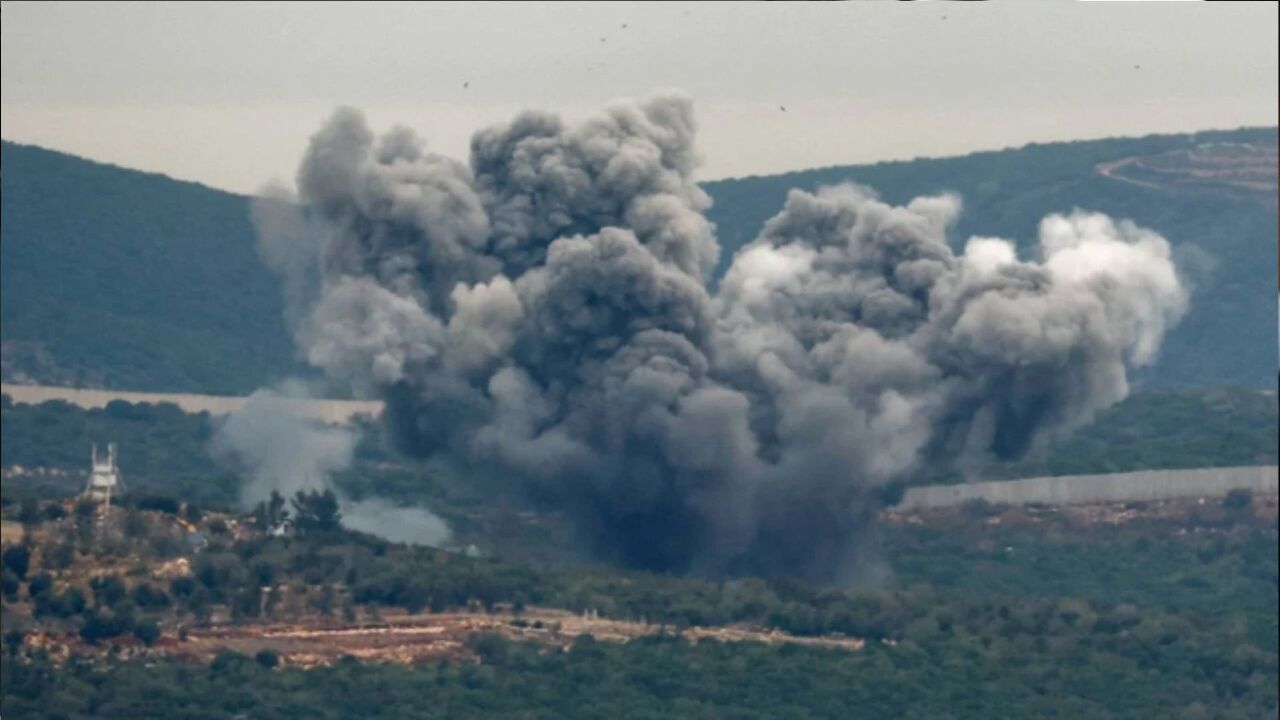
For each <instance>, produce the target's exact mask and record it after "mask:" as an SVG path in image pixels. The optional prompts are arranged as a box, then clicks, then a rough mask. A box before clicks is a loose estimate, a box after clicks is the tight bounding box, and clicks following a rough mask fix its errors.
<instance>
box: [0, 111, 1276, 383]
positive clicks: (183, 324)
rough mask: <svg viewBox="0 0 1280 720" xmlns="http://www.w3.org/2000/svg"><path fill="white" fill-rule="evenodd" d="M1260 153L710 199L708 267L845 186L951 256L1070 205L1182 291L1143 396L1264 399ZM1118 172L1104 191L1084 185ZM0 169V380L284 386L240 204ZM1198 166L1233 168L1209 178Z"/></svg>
mask: <svg viewBox="0 0 1280 720" xmlns="http://www.w3.org/2000/svg"><path fill="white" fill-rule="evenodd" d="M1275 146H1276V130H1275V128H1261V129H1242V130H1234V131H1221V132H1206V133H1198V134H1195V135H1168V136H1150V137H1145V138H1139V139H1113V140H1100V141H1088V142H1074V143H1053V144H1045V145H1035V144H1033V145H1029V146H1026V147H1024V148H1019V149H1014V150H1003V151H998V152H986V153H977V154H973V155H967V156H964V157H955V158H944V159H932V160H913V161H904V162H893V163H880V164H876V165H866V166H846V167H832V168H824V169H815V170H807V171H803V172H797V173H789V174H786V175H776V176H768V177H751V178H742V179H736V180H724V181H718V182H711V183H707V184H706V185H705V187H706V189H707V191H708V192H709V193H710V194H711V195H712V197H713V198H714V200H715V206H714V207H713V209H712V210H711V212H710V215H711V219H712V220H714V221H715V222H716V223H717V226H718V228H719V237H720V241H721V244H722V246H723V254H722V261H721V268H720V269H721V271H723V269H724V267H726V266H727V264H728V262H729V259H730V258H731V257H732V255H733V252H734V251H735V250H736V249H737V248H739V247H741V246H742V245H743V244H744V243H746V242H748V241H749V240H750V239H751V238H752V237H754V236H755V234H756V232H757V231H758V229H759V228H760V225H761V224H762V223H763V222H764V221H765V220H766V219H767V218H768V217H770V216H771V215H773V214H774V213H776V212H777V211H778V210H779V209H780V208H781V206H782V202H783V199H784V197H785V195H786V191H787V190H789V189H791V188H805V189H812V188H815V187H817V186H820V185H824V184H832V183H837V182H842V181H853V182H859V183H863V184H867V185H871V186H872V187H875V188H876V189H877V190H878V191H879V192H880V193H881V195H882V196H883V197H884V198H885V199H887V200H889V201H893V202H903V201H906V200H908V199H910V198H911V197H913V196H915V195H918V194H923V193H935V192H940V191H954V192H958V193H960V194H961V195H962V196H963V198H964V201H965V206H966V210H965V213H964V215H963V217H962V218H961V221H960V223H959V225H958V227H957V228H956V229H955V235H954V237H955V241H956V242H957V243H960V242H963V239H964V238H967V237H968V236H969V235H971V234H983V235H1001V236H1005V237H1010V238H1016V239H1017V240H1018V241H1019V243H1021V244H1022V245H1023V247H1024V248H1026V247H1029V246H1030V245H1031V244H1032V243H1033V242H1034V240H1035V229H1036V224H1037V222H1038V221H1039V219H1040V218H1041V217H1043V216H1044V215H1046V214H1048V213H1050V212H1055V211H1069V210H1071V209H1072V208H1074V207H1082V208H1088V209H1092V210H1098V211H1102V212H1106V213H1109V214H1111V215H1114V216H1117V217H1125V218H1130V219H1133V220H1134V221H1136V222H1138V223H1139V224H1142V225H1146V226H1149V227H1152V228H1154V229H1156V230H1158V231H1159V232H1161V233H1163V234H1164V235H1165V236H1166V237H1168V238H1169V239H1170V240H1171V241H1172V242H1173V243H1174V245H1175V247H1176V248H1177V251H1178V253H1179V255H1180V259H1181V260H1182V261H1183V264H1184V266H1186V267H1189V268H1191V270H1192V274H1193V277H1194V279H1195V281H1196V283H1197V288H1196V295H1195V297H1194V300H1193V304H1192V311H1191V313H1190V314H1189V316H1188V317H1187V318H1186V319H1185V320H1184V321H1183V324H1182V325H1181V326H1180V327H1179V328H1178V329H1177V330H1176V331H1175V332H1174V333H1173V334H1172V336H1171V337H1170V338H1169V339H1168V341H1167V343H1166V345H1165V348H1164V350H1163V352H1162V356H1161V359H1160V361H1159V363H1158V364H1157V365H1156V366H1155V367H1154V368H1152V369H1150V370H1148V371H1144V372H1143V373H1141V374H1139V376H1138V381H1139V384H1141V385H1145V386H1155V387H1176V386H1197V385H1222V384H1238V385H1245V386H1250V387H1268V388H1269V387H1275V384H1276V377H1277V376H1276V374H1275V373H1276V367H1277V358H1276V343H1275V336H1274V335H1273V334H1272V333H1273V332H1274V328H1275V325H1274V321H1275V311H1276V310H1275V309H1276V306H1275V300H1274V295H1273V294H1272V293H1273V291H1274V288H1273V286H1272V278H1273V275H1272V271H1273V269H1274V268H1275V267H1276V265H1277V256H1276V252H1277V244H1276V237H1277V222H1276V204H1275V192H1274V190H1273V189H1272V190H1267V188H1274V185H1275V173H1274V165H1275V164H1274V157H1275ZM1217 148H1225V150H1222V151H1219V150H1218V149H1217ZM1241 148H1244V150H1241ZM1232 153H1235V155H1240V156H1241V157H1235V155H1233V154H1232ZM1268 153H1269V155H1268ZM1268 157H1269V158H1271V160H1270V161H1267V160H1266V159H1267V158H1268ZM1129 158H1132V159H1133V160H1132V161H1131V162H1129V163H1127V164H1123V165H1119V166H1116V167H1115V169H1114V171H1113V172H1112V176H1111V177H1106V176H1103V175H1102V174H1100V173H1099V172H1098V171H1097V167H1098V166H1099V165H1101V164H1111V163H1117V162H1118V161H1122V160H1125V159H1129ZM1224 158H1225V159H1224ZM1259 158H1262V160H1261V161H1260V160H1259ZM1197 163H1199V165H1197ZM0 166H2V167H3V173H0V182H2V186H3V195H2V200H3V208H4V212H3V221H2V223H0V260H2V262H3V271H2V274H0V280H2V285H0V301H2V303H3V307H2V313H0V327H2V331H0V341H3V376H4V378H5V379H6V380H10V381H27V382H29V381H35V382H40V383H45V384H78V385H85V386H100V387H111V388H120V389H137V390H168V391H200V392H210V393H246V392H249V391H251V390H253V389H254V388H256V387H259V386H262V385H264V384H267V383H270V382H272V381H274V380H276V379H279V378H280V377H283V376H285V375H287V374H289V373H291V372H298V370H299V368H298V367H297V366H296V364H295V361H294V355H293V350H292V347H291V344H290V340H289V337H288V335H287V333H286V331H285V328H284V324H283V322H282V320H281V317H282V314H281V301H280V297H279V292H278V290H277V285H276V281H275V279H274V278H273V277H272V276H271V274H270V273H269V272H268V271H267V270H266V269H265V268H264V267H263V266H262V264H261V262H260V261H259V260H258V257H257V254H256V252H255V250H254V243H253V236H252V229H251V226H250V223H249V220H248V212H247V199H246V198H245V197H243V196H238V195H233V194H230V193H225V192H221V191H217V190H213V189H211V188H207V187H204V186H202V185H198V184H194V183H188V182H180V181H176V180H173V179H170V178H167V177H164V176H161V175H153V174H146V173H141V172H137V171H133V170H127V169H124V168H119V167H114V166H110V165H102V164H98V163H93V162H89V161H86V160H82V159H79V158H76V157H73V156H70V155H65V154H62V153H57V152H52V151H49V150H44V149H41V148H36V147H30V146H24V145H18V144H14V143H9V142H5V143H4V144H3V157H2V160H0ZM1204 167H1212V168H1215V169H1216V170H1217V171H1220V170H1221V168H1222V167H1228V168H1235V170H1234V174H1231V173H1227V174H1223V173H1222V172H1218V174H1217V175H1213V176H1206V175H1205V174H1204V173H1203V172H1200V171H1201V170H1203V168H1204ZM1267 173H1270V175H1269V176H1268V175H1267ZM1259 174H1261V175H1260V176H1259ZM1259 177H1260V179H1259ZM1268 183H1269V184H1268Z"/></svg>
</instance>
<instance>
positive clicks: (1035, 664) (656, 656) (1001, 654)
mask: <svg viewBox="0 0 1280 720" xmlns="http://www.w3.org/2000/svg"><path fill="white" fill-rule="evenodd" d="M1064 614H1065V613H1064ZM1013 617H1014V616H1012V615H1011V616H1010V618H1011V619H1009V620H1003V621H999V622H997V623H996V624H1001V623H1003V624H1004V626H1006V627H1009V628H1012V627H1014V626H1016V625H1017V623H1019V622H1021V620H1015V619H1012V618H1013ZM1124 622H1125V623H1131V620H1126V621H1124ZM1047 623H1048V626H1061V625H1064V624H1065V621H1063V620H1061V619H1060V618H1059V617H1053V618H1051V619H1049V620H1047ZM930 624H931V625H936V623H935V622H934V621H933V620H932V619H931V620H930ZM1146 624H1147V623H1145V622H1139V623H1137V624H1136V626H1135V625H1133V624H1126V625H1125V626H1124V629H1121V628H1117V629H1115V630H1113V631H1109V632H1108V631H1106V630H1100V631H1098V632H1092V631H1084V632H1078V633H1064V634H1061V635H1060V634H1058V633H1057V632H1055V631H1054V630H1050V629H1047V627H1048V626H1047V627H1046V629H1045V630H1042V631H1041V632H1039V633H1036V632H1034V631H1033V630H1031V629H1022V630H1013V629H1010V630H1008V631H1006V632H1004V633H1002V634H1001V635H998V636H996V637H995V638H990V637H983V638H979V637H977V636H974V635H971V634H970V633H969V632H968V631H967V630H965V629H964V626H965V623H964V622H963V621H958V622H952V623H950V624H949V625H947V627H948V631H947V633H948V634H949V636H950V638H949V639H948V640H945V641H937V640H930V641H924V642H923V643H917V642H914V641H907V642H903V643H900V644H899V645H897V646H884V645H871V646H869V648H868V649H867V650H865V651H862V652H853V653H848V652H840V651H829V650H811V649H798V648H793V647H781V648H779V647H769V646H764V645H722V644H719V643H716V642H711V641H703V642H699V643H698V644H697V645H695V646H690V645H688V644H687V643H685V642H684V641H682V640H676V639H669V638H653V639H647V640H641V641H636V642H632V643H629V644H626V645H618V646H615V645H608V644H605V643H599V642H593V641H591V640H590V638H585V637H584V638H582V639H580V640H579V641H578V642H577V643H575V644H574V645H573V646H572V648H570V649H569V650H568V651H555V652H550V653H547V652H540V651H539V650H538V649H536V648H534V647H530V646H525V645H521V644H507V645H504V646H502V647H503V650H502V652H493V650H492V649H491V650H490V652H489V654H488V660H487V661H486V662H484V663H483V664H481V665H478V666H477V665H471V664H447V663H446V664H437V665H428V666H423V667H413V668H407V667H400V666H368V665H361V664H359V663H356V662H344V663H340V664H338V665H337V666H335V667H331V668H324V669H317V670H311V671H299V670H271V669H269V668H268V667H266V665H267V663H266V662H264V661H263V660H262V659H259V661H258V662H254V661H253V660H252V659H250V658H247V657H243V656H236V655H227V656H224V657H222V658H219V660H218V661H215V662H214V663H213V664H212V665H211V666H209V667H207V668H205V667H189V666H184V665H181V664H176V663H171V662H160V663H154V664H152V663H149V664H147V665H145V666H144V665H143V664H142V663H124V664H120V665H117V666H113V667H111V668H110V669H105V670H104V669H100V668H95V667H93V666H90V665H87V664H73V665H71V666H69V667H68V668H66V669H65V670H62V671H53V670H52V669H51V668H50V667H49V666H48V665H47V664H45V663H43V662H40V661H35V662H30V663H24V662H17V663H15V662H14V661H12V660H7V661H6V665H7V667H6V672H5V674H4V698H5V703H4V712H5V715H6V716H7V717H15V718H22V717H66V718H79V717H139V718H142V717H174V716H176V715H180V716H182V717H190V718H228V717H247V716H250V715H251V716H252V717H255V718H296V717H310V718H350V717H362V718H443V717H468V718H497V717H537V718H598V717H609V716H614V717H628V718H668V717H681V718H704V717H705V718H723V717H735V718H761V719H764V718H778V717H812V718H851V717H865V718H889V717H893V718H938V717H953V718H989V717H992V716H993V715H999V716H1000V717H1007V718H1020V717H1027V718H1044V717H1102V718H1149V717H1169V718H1202V717H1223V718H1253V717H1266V716H1268V714H1270V713H1272V712H1274V710H1275V685H1274V678H1268V677H1267V675H1268V673H1274V671H1275V664H1274V656H1271V657H1270V658H1268V657H1267V656H1265V655H1264V654H1261V653H1258V652H1253V651H1250V650H1249V649H1248V648H1233V647H1232V646H1231V645H1229V644H1228V643H1229V641H1230V638H1222V639H1217V640H1215V639H1214V638H1213V637H1212V636H1211V635H1210V631H1209V630H1208V629H1203V630H1198V629H1197V628H1194V627H1189V626H1182V625H1168V626H1165V627H1163V628H1150V629H1148V628H1146V627H1144V626H1145V625H1146ZM1077 626H1079V623H1078V622H1077ZM939 632H941V631H939ZM1183 632H1186V633H1189V635H1181V634H1179V633H1183ZM984 641H988V642H985V643H984ZM1200 641H1205V642H1207V643H1209V644H1207V645H1201V644H1199V643H1200Z"/></svg>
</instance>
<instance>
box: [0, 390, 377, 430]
mask: <svg viewBox="0 0 1280 720" xmlns="http://www.w3.org/2000/svg"><path fill="white" fill-rule="evenodd" d="M0 392H2V393H3V394H5V395H8V396H9V397H10V398H12V399H13V401H14V402H15V403H19V404H23V405H38V404H40V403H43V402H48V401H50V400H62V401H64V402H68V403H71V404H72V405H76V406H79V407H82V408H86V409H88V408H101V407H106V405H107V403H109V402H111V401H113V400H123V401H124V402H128V403H135V404H136V403H151V404H159V403H172V404H174V405H177V406H178V407H180V408H182V409H183V410H184V411H186V412H189V413H202V412H207V413H209V414H210V415H227V414H230V413H233V412H235V411H237V410H239V409H240V408H241V407H243V406H244V403H245V401H246V400H248V398H243V397H231V396H226V395H194V394H189V393H149V392H130V391H127V390H85V389H80V388H66V387H53V386H50V385H10V384H8V383H5V384H3V385H2V386H0ZM286 402H288V403H290V404H291V405H293V406H294V407H296V411H297V413H298V415H299V416H301V417H308V418H312V419H315V420H320V421H323V422H327V423H335V424H346V423H348V422H351V419H352V418H353V417H355V416H356V415H371V416H375V417H376V416H377V415H379V414H380V413H381V412H382V403H381V402H378V401H375V400H288V401H286Z"/></svg>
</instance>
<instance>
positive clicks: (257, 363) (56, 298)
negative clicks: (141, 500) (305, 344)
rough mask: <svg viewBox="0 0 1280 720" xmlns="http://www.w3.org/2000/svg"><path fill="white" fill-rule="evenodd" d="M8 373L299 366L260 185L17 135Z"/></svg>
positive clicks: (142, 373)
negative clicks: (268, 242) (131, 162)
mask: <svg viewBox="0 0 1280 720" xmlns="http://www.w3.org/2000/svg"><path fill="white" fill-rule="evenodd" d="M0 168H3V170H2V172H0V183H2V187H3V196H2V197H3V207H4V213H3V216H2V222H0V256H2V257H0V259H2V261H3V271H2V273H0V301H2V303H3V313H2V315H0V324H2V325H3V332H2V334H0V340H2V341H3V353H4V377H5V379H6V380H10V379H23V378H29V379H32V380H35V381H37V382H40V383H44V384H82V385H85V386H90V387H94V386H97V387H109V388H118V389H139V390H160V389H165V390H173V391H187V392H209V393H229V394H243V393H248V392H252V391H253V390H254V389H255V388H257V387H259V386H260V385H261V384H263V383H264V382H268V381H270V380H272V379H275V378H280V377H283V376H285V375H286V374H287V373H288V372H289V371H290V370H291V369H292V368H293V348H292V345H291V342H290V338H289V336H288V334H287V333H286V331H285V328H284V321H283V315H282V310H281V298H280V292H279V290H278V288H277V284H276V280H275V277H274V276H272V275H271V273H270V272H269V271H268V270H267V268H266V267H265V266H264V265H263V264H262V262H261V261H260V260H259V259H258V256H257V253H256V250H255V249H254V242H253V229H252V227H251V225H250V223H249V214H248V202H247V199H246V198H244V197H242V196H238V195H232V194H230V193H225V192H220V191H217V190H213V189H211V188H208V187H204V186H203V185H197V184H194V183H187V182H179V181H176V180H173V179H171V178H168V177H165V176H163V175H152V174H147V173H141V172H136V171H133V170H126V169H124V168H119V167H114V166H110V165H101V164H98V163H93V162H88V161H85V160H81V159H79V158H76V157H72V156H70V155H64V154H62V153H56V152H50V151H48V150H43V149H40V148H36V147H28V146H23V145H16V144H13V143H8V142H6V143H4V146H3V158H2V159H0Z"/></svg>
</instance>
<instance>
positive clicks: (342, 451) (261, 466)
mask: <svg viewBox="0 0 1280 720" xmlns="http://www.w3.org/2000/svg"><path fill="white" fill-rule="evenodd" d="M309 399H310V395H309V393H308V392H307V389H306V387H305V386H304V385H303V384H302V383H300V382H297V381H289V382H285V383H281V384H280V385H279V386H278V387H276V388H274V389H263V390H259V391H257V392H255V393H254V394H253V395H251V396H250V397H249V399H248V401H247V402H246V403H245V405H244V407H242V408H241V409H240V410H238V411H236V412H234V413H231V414H230V415H228V416H227V417H226V418H225V419H224V420H223V421H222V424H221V425H220V426H219V427H218V429H217V432H216V434H215V435H214V438H213V446H212V451H213V455H214V457H215V458H217V459H219V460H220V461H222V462H224V463H226V464H227V465H229V466H231V467H234V468H236V469H238V470H241V471H243V472H244V473H245V474H246V475H247V476H248V482H247V483H245V484H244V485H243V486H242V487H241V491H240V503H241V505H242V506H244V507H246V508H251V507H253V506H255V505H257V504H258V503H259V502H263V501H265V500H267V499H269V498H270V497H271V494H272V493H273V492H278V493H280V495H281V496H283V497H285V498H291V497H293V496H294V495H296V494H297V493H298V492H299V491H303V490H305V491H307V492H315V491H322V490H334V491H335V493H336V494H337V495H338V497H339V499H340V507H339V509H340V511H341V513H342V524H343V525H344V526H345V527H348V528H350V529H353V530H360V531H362V532H367V533H371V534H373V535H378V536H380V537H383V538H385V539H387V540H391V541H393V542H406V543H415V544H419V545H432V546H438V545H441V544H443V543H445V542H446V541H448V539H449V536H450V533H449V528H448V526H447V525H446V524H445V522H444V521H443V520H441V519H440V518H439V517H437V516H436V515H434V514H432V513H431V512H430V511H428V510H425V509H422V508H412V507H397V506H394V505H391V504H390V503H388V502H386V501H384V500H378V499H367V500H362V501H352V500H349V499H346V498H343V497H342V494H341V493H340V492H337V491H336V488H335V487H334V484H333V475H334V473H337V472H340V471H342V470H345V469H346V468H347V467H349V466H350V465H351V459H352V455H353V453H354V452H355V446H356V441H357V437H356V434H355V432H354V431H353V430H351V429H350V428H346V427H337V426H324V425H320V424H318V423H316V422H314V421H311V420H308V419H307V418H306V417H305V415H304V414H303V410H304V408H303V404H304V403H305V402H307V401H308V400H309Z"/></svg>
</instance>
